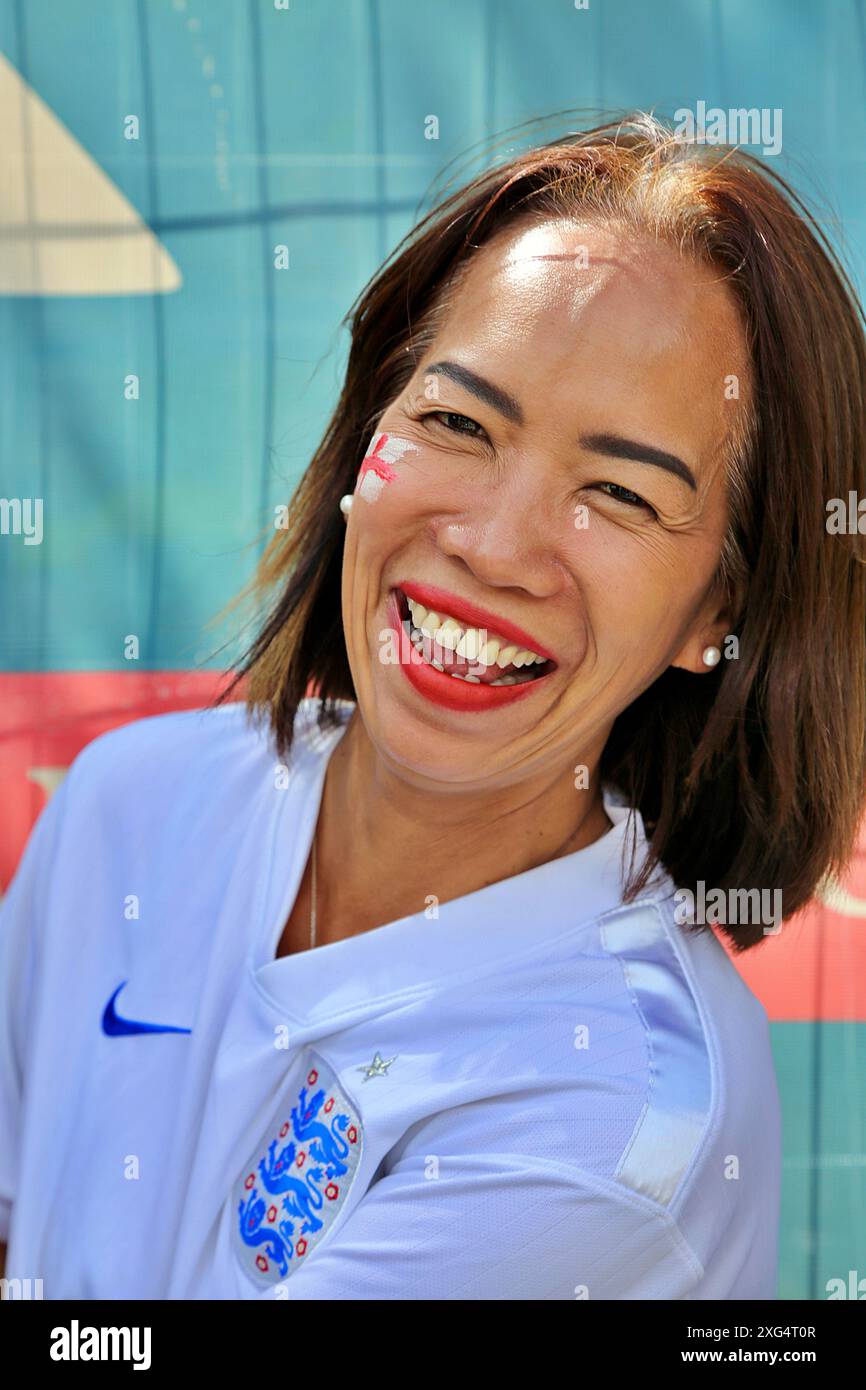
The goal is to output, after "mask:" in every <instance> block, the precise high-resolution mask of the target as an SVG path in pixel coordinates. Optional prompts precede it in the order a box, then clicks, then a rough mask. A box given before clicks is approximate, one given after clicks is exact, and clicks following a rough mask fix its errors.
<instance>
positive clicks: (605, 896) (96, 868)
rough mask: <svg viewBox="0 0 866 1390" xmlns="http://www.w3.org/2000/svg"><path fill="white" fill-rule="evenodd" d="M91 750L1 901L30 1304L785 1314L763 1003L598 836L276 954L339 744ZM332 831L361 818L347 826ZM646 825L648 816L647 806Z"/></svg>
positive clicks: (24, 1274) (9, 1151)
mask: <svg viewBox="0 0 866 1390" xmlns="http://www.w3.org/2000/svg"><path fill="white" fill-rule="evenodd" d="M352 708H353V706H351V705H349V704H345V705H343V706H342V716H341V717H342V719H343V721H344V722H343V723H342V724H341V726H340V727H339V728H338V729H336V730H331V731H328V732H326V733H324V734H322V733H320V732H319V731H318V730H317V728H316V725H315V713H316V701H314V700H311V699H308V700H305V701H304V702H303V704H302V705H301V707H300V709H299V711H298V716H297V720H296V728H297V738H296V743H295V746H294V750H293V753H292V756H291V759H290V771H289V776H288V778H285V777H282V776H281V775H280V774H279V772H278V759H277V757H276V755H275V752H274V749H273V745H272V743H271V740H270V737H269V735H268V733H267V732H266V730H264V729H262V728H258V727H256V726H255V725H253V724H251V723H250V722H248V720H247V716H246V712H245V710H244V707H243V706H242V705H231V706H226V707H223V708H221V709H217V710H212V711H204V712H202V711H193V712H184V713H177V714H168V715H161V716H157V717H155V718H152V719H144V720H140V721H138V722H136V723H134V724H131V725H128V726H126V727H125V728H122V729H118V730H114V731H112V732H111V733H108V734H105V735H103V736H102V737H100V738H98V739H96V740H95V741H94V742H93V743H91V744H90V745H89V746H88V747H87V748H86V749H85V750H84V751H83V752H82V753H81V754H80V755H79V756H78V758H77V759H76V760H75V763H74V764H73V766H72V768H71V769H70V771H69V773H68V775H67V776H66V778H65V779H64V781H63V783H62V785H61V787H60V788H59V790H58V791H57V793H56V794H55V795H54V797H53V798H52V800H51V801H50V802H49V804H48V806H47V808H46V809H45V811H44V812H43V813H42V816H41V817H40V820H39V822H38V823H37V825H36V827H35V829H34V832H33V834H32V835H31V838H30V842H29V845H28V847H27V850H26V852H25V855H24V858H23V860H22V862H21V865H20V867H19V870H18V873H17V875H16V878H15V880H14V882H13V884H12V886H11V888H10V890H9V893H8V894H7V896H6V899H5V900H4V902H3V905H2V909H0V1240H3V1239H8V1241H9V1253H8V1262H7V1275H8V1276H9V1277H10V1278H20V1279H28V1278H29V1279H37V1278H40V1279H42V1280H43V1292H44V1296H45V1297H46V1298H121V1299H125V1298H171V1299H184V1298H217V1299H235V1298H289V1299H331V1298H336V1299H583V1298H589V1299H603V1298H617V1299H633V1298H645V1299H707V1298H747V1299H752V1298H759V1299H763V1298H773V1297H775V1289H776V1254H777V1227H778V1219H779V1176H780V1120H779V1106H778V1095H777V1089H776V1081H775V1075H774V1070H773V1063H772V1056H771V1048H770V1041H769V1029H768V1022H767V1016H766V1013H765V1012H764V1009H763V1008H762V1007H761V1005H760V1004H759V1003H758V1002H757V1001H756V1000H755V998H754V996H753V995H752V994H751V992H750V991H749V989H748V988H747V987H746V985H745V984H744V983H743V981H742V980H741V978H740V976H739V975H738V973H737V971H736V970H735V969H734V967H733V965H732V964H731V963H730V961H729V959H728V957H727V955H726V953H725V951H724V950H723V949H722V947H721V945H720V944H719V942H718V941H717V940H716V938H715V936H714V935H712V933H710V932H705V933H704V934H703V935H701V936H688V935H687V934H686V932H685V930H684V929H683V928H682V927H679V926H677V925H676V924H675V922H674V902H673V898H672V893H673V885H672V884H671V883H670V880H666V879H659V880H658V883H657V886H656V887H654V888H653V889H652V890H650V891H649V892H648V893H647V894H646V895H645V896H644V897H643V898H642V899H641V900H639V901H638V902H636V903H634V904H632V905H629V906H624V905H623V903H622V899H621V894H622V876H621V855H622V850H623V845H624V837H625V833H626V818H627V810H626V808H625V807H623V806H621V805H619V804H617V800H616V798H615V796H614V795H613V794H612V792H611V789H609V788H608V789H606V791H605V804H606V807H607V811H608V815H609V816H610V818H611V820H612V821H613V822H614V825H613V828H612V829H611V830H610V831H609V832H608V833H607V834H606V835H604V836H603V837H602V838H601V839H600V840H598V841H596V843H595V844H592V845H590V846H588V847H587V848H585V849H582V850H579V851H578V852H576V853H574V854H571V855H568V856H565V857H563V858H561V859H558V860H555V861H554V862H553V863H550V864H545V865H542V866H540V867H538V868H536V869H532V870H530V871H528V872H526V873H522V874H518V875H516V876H514V877H512V878H509V879H505V880H503V881H501V882H499V883H494V884H491V885H490V886H489V887H486V888H482V889H480V890H478V891H476V892H474V893H470V894H468V895H466V896H464V897H462V898H459V899H457V900H454V901H452V902H448V903H444V904H441V905H440V906H439V908H438V916H436V915H434V912H435V909H434V908H431V907H429V906H428V907H425V906H424V905H423V904H419V911H418V912H417V913H416V914H415V915H414V916H409V917H405V918H403V919H401V920H400V921H396V922H391V923H388V924H387V925H384V926H381V927H377V928H375V929H374V930H371V931H366V932H363V933H362V934H360V935H358V936H354V937H350V938H347V939H345V940H342V941H337V942H334V943H332V944H329V945H324V946H320V947H318V948H317V949H315V950H313V951H306V952H301V953H299V954H296V955H291V956H286V957H283V958H280V959H275V958H274V957H275V952H276V950H277V946H278V943H279V940H280V936H281V933H282V929H283V926H284V923H285V921H286V918H287V917H288V914H289V912H290V910H291V907H292V904H293V902H294V898H295V895H296V892H297V887H298V884H299V882H300V879H301V876H302V873H303V869H304V866H305V864H306V860H307V857H308V853H309V849H310V844H311V837H312V831H313V826H314V824H315V819H316V815H317V811H318V806H319V800H320V796H321V792H322V786H323V781H324V774H325V769H326V766H327V761H328V758H329V756H330V753H331V752H332V750H333V748H334V746H335V745H336V742H337V741H338V739H339V738H341V737H342V735H343V732H344V729H345V719H346V718H347V717H348V715H349V714H350V713H351V710H352ZM345 829H346V834H347V835H350V834H351V825H347V826H346V828H345ZM638 830H639V835H640V842H641V843H643V827H642V825H640V822H639V818H638Z"/></svg>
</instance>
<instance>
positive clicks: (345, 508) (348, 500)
mask: <svg viewBox="0 0 866 1390" xmlns="http://www.w3.org/2000/svg"><path fill="white" fill-rule="evenodd" d="M354 500H355V499H354V497H353V495H352V493H351V492H347V493H346V494H345V496H344V497H341V498H340V511H341V512H342V513H343V516H345V517H348V515H349V512H350V511H351V510H352V503H353V501H354Z"/></svg>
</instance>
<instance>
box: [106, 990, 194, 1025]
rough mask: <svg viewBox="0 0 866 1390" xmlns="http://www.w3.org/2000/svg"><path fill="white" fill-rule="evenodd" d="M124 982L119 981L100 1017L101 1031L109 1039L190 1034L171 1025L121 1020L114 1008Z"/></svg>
mask: <svg viewBox="0 0 866 1390" xmlns="http://www.w3.org/2000/svg"><path fill="white" fill-rule="evenodd" d="M126 983H127V981H126V980H123V981H121V983H120V984H119V985H118V986H117V989H116V990H115V991H114V993H113V994H112V996H111V998H110V999H109V1001H108V1003H107V1004H106V1006H105V1012H104V1013H103V1015H102V1031H103V1033H107V1034H108V1036H109V1037H110V1038H122V1037H124V1036H125V1035H128V1034H129V1033H191V1032H192V1029H191V1028H175V1027H174V1026H173V1025H172V1024H166V1023H141V1022H140V1021H139V1020H138V1019H135V1018H121V1017H120V1015H119V1014H118V1013H117V1011H116V1009H115V1007H114V1001H115V999H116V998H117V996H118V994H119V993H120V991H121V990H122V989H123V987H124V985H125V984H126Z"/></svg>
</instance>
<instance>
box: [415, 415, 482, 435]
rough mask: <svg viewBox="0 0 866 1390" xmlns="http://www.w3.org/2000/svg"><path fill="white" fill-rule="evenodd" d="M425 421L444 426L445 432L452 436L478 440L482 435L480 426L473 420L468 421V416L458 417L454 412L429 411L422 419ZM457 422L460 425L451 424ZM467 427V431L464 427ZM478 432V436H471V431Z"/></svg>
mask: <svg viewBox="0 0 866 1390" xmlns="http://www.w3.org/2000/svg"><path fill="white" fill-rule="evenodd" d="M424 418H425V419H426V420H435V421H436V423H437V424H440V425H444V427H445V429H446V430H450V431H451V433H452V434H470V435H471V438H473V439H478V438H480V436H481V435H482V434H483V433H484V431H483V430H482V428H481V426H480V425H479V424H477V422H476V421H475V420H470V418H469V416H468V415H458V413H457V411H456V410H429V411H428V412H427V414H426V415H425V417H424ZM454 420H459V421H461V422H462V423H461V424H453V423H451V422H452V421H454ZM466 425H468V426H469V429H466V428H465V426H466ZM473 430H478V431H479V433H478V434H471V431H473Z"/></svg>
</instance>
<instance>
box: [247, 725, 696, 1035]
mask: <svg viewBox="0 0 866 1390" xmlns="http://www.w3.org/2000/svg"><path fill="white" fill-rule="evenodd" d="M317 705H318V701H317V700H313V699H310V698H308V699H306V700H304V701H302V704H301V706H299V709H298V715H297V717H296V725H295V731H296V740H297V741H296V743H295V744H293V748H294V749H296V753H297V756H296V758H295V759H294V760H293V765H294V776H295V779H296V781H295V785H294V787H293V789H292V791H293V793H294V794H292V792H290V793H289V796H288V797H287V802H288V801H290V802H291V803H292V811H291V814H289V815H285V816H283V817H282V824H281V827H280V829H279V831H278V841H277V854H276V856H275V862H276V863H277V864H280V863H282V865H283V866H284V868H283V885H282V887H283V891H282V892H279V893H278V894H277V897H278V898H279V899H280V900H281V903H280V906H281V910H284V911H285V916H287V915H288V913H289V911H290V910H291V905H292V903H293V902H294V898H295V895H296V893H297V888H298V885H299V883H300V879H301V876H302V874H303V870H304V867H305V865H306V862H307V858H308V856H309V851H310V845H311V843H312V833H313V827H314V825H315V822H316V819H317V817H318V811H319V805H320V799H321V794H322V788H323V785H324V778H325V771H326V769H327V764H328V760H329V757H330V753H331V752H332V751H333V749H334V747H335V746H336V744H337V742H338V741H339V739H340V738H341V737H342V735H343V732H344V731H345V720H343V722H342V724H341V726H340V727H339V728H338V729H335V730H328V731H326V732H325V733H321V732H320V731H319V730H318V729H317V727H316V724H315V714H316V706H317ZM341 706H342V707H344V709H345V718H346V720H347V719H348V716H349V714H351V712H352V710H353V709H354V708H355V706H354V704H353V703H352V702H351V701H343V702H341ZM341 714H342V710H341ZM602 796H603V802H604V807H605V810H606V812H607V814H608V816H609V817H610V820H611V821H612V823H613V824H612V827H611V829H610V830H608V831H607V832H606V833H605V834H604V835H602V836H601V837H600V838H599V839H598V840H596V841H594V842H593V843H592V844H590V845H587V846H585V848H583V849H579V850H575V851H573V852H572V853H571V854H567V855H563V856H562V857H561V858H559V859H554V860H551V861H549V862H548V863H545V864H540V865H538V866H537V867H536V868H534V869H527V870H525V871H524V872H523V873H519V874H515V875H513V876H512V877H510V878H506V879H500V880H499V881H498V882H496V883H492V884H489V885H488V886H487V887H484V888H479V889H476V890H475V891H474V892H472V893H467V894H464V895H463V896H462V897H459V898H454V899H452V900H451V901H450V902H445V903H440V904H439V905H438V909H437V910H438V917H435V918H431V917H428V916H427V915H426V914H425V908H424V905H423V904H421V905H419V910H418V911H417V912H416V913H414V914H412V915H410V916H407V917H402V918H400V919H399V920H397V921H394V922H389V923H387V924H385V925H383V926H379V927H374V928H371V929H370V930H367V931H364V932H361V933H359V934H358V935H356V936H349V937H344V938H342V939H341V940H339V941H335V942H331V943H328V944H326V945H322V946H318V947H316V948H315V949H314V950H311V951H302V952H300V953H298V954H296V955H291V956H283V957H280V958H279V959H277V960H274V959H273V958H272V954H273V951H275V950H276V948H277V944H278V942H279V939H280V935H281V932H282V925H283V924H284V922H285V916H284V917H283V918H282V923H281V922H280V921H279V920H278V921H276V922H275V923H273V924H272V926H271V939H270V940H269V941H267V942H263V943H262V946H263V949H264V951H265V955H264V963H263V964H258V965H256V962H255V961H253V962H252V965H253V974H254V978H255V983H256V985H257V987H258V989H259V990H261V991H263V992H264V993H265V995H266V996H268V997H270V999H271V1000H272V1001H274V1002H275V1003H276V1004H277V1005H278V1006H279V1008H280V1009H281V1010H282V1011H283V1012H286V1011H288V1012H289V1013H291V1014H293V1015H294V1016H296V1017H298V1018H302V1019H305V1020H308V1021H311V1022H312V1021H318V1020H324V1019H326V1018H327V1019H328V1020H329V1021H330V1020H333V1018H334V1016H335V1015H344V1014H345V1015H351V1016H354V1015H355V1014H357V1013H360V1014H363V1013H367V1012H369V1011H370V1009H371V1008H373V1007H374V1006H375V1007H377V1008H378V1007H380V1006H381V1004H382V1003H383V1002H384V1001H385V1000H386V999H387V998H388V997H389V996H392V995H398V994H404V993H405V992H407V991H411V992H413V993H414V992H415V990H416V989H417V990H418V991H421V992H429V990H430V989H431V987H432V986H434V985H435V984H436V983H437V982H444V981H445V980H450V981H454V982H455V983H456V982H457V981H458V980H459V978H460V977H462V976H465V977H466V978H467V979H471V978H473V977H474V976H476V975H477V974H478V973H479V972H486V971H487V970H490V969H491V968H493V965H494V963H495V962H497V961H502V960H503V959H504V958H505V957H511V956H515V955H518V956H519V955H521V954H522V953H524V952H526V953H527V954H532V953H535V952H538V951H539V950H540V949H541V948H542V947H543V945H544V944H545V942H548V941H551V940H553V939H554V938H556V937H559V936H563V935H565V934H566V933H568V932H571V931H574V930H575V928H577V927H579V926H580V925H581V924H583V923H591V922H592V921H594V920H595V919H596V918H597V917H598V916H599V915H600V914H601V913H603V912H608V911H611V910H613V909H616V908H617V907H618V906H620V905H621V904H622V890H623V883H624V875H623V864H624V861H623V855H624V852H626V858H625V868H626V869H627V867H628V854H627V851H628V844H627V842H628V843H629V844H630V840H631V837H630V836H629V835H627V827H628V822H629V808H628V806H627V805H625V804H624V800H623V798H622V796H621V794H619V793H618V792H617V790H616V789H615V788H613V787H611V786H607V785H606V786H605V787H604V788H603V792H602ZM632 823H633V827H634V832H635V835H636V854H637V859H636V862H640V858H641V855H642V853H643V852H644V851H645V848H646V836H645V832H644V826H643V820H642V818H641V815H640V812H639V811H637V810H635V811H634V820H633V822H632ZM280 841H282V844H283V846H284V848H283V849H282V851H281V850H280ZM433 886H434V885H431V889H432V887H433ZM658 891H659V884H658V882H656V881H654V882H653V884H652V886H651V888H650V889H649V890H647V891H646V892H645V893H644V894H642V895H641V901H645V900H646V899H647V898H649V897H650V896H657V895H658ZM667 891H669V885H668V888H667ZM266 896H267V897H268V898H269V899H270V900H271V901H272V902H273V901H274V900H275V899H274V894H273V893H272V892H271V893H268V894H267V895H266ZM259 940H260V941H261V938H259ZM259 959H260V960H261V959H262V958H261V957H259Z"/></svg>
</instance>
